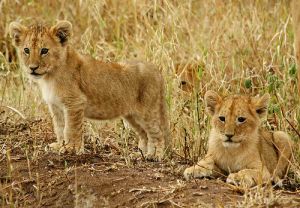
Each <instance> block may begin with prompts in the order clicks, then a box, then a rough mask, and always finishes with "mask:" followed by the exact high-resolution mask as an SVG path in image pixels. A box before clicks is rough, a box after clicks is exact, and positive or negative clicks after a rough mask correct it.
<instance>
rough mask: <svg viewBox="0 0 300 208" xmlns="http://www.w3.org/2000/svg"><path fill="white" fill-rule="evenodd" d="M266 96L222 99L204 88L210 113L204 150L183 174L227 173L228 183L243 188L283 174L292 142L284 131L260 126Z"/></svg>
mask: <svg viewBox="0 0 300 208" xmlns="http://www.w3.org/2000/svg"><path fill="white" fill-rule="evenodd" d="M269 99H270V96H269V94H265V95H263V96H262V97H248V96H239V95H234V96H229V97H225V98H222V97H220V96H219V95H218V94H217V93H216V92H213V91H208V92H207V93H206V94H205V102H206V108H207V111H208V113H209V114H210V115H211V116H212V120H211V125H212V129H211V132H210V136H209V141H208V153H207V155H206V156H205V158H204V159H202V160H200V161H199V162H198V164H197V165H195V166H193V167H190V168H187V169H186V170H185V171H184V177H185V178H186V179H190V178H201V177H207V176H213V177H214V176H220V175H222V174H229V176H228V178H227V182H228V183H233V184H240V185H242V186H244V187H252V186H254V185H256V184H260V183H265V182H268V181H270V180H271V179H274V180H276V181H277V180H278V179H279V178H282V177H284V175H285V173H286V170H287V167H288V164H289V162H288V160H289V159H290V157H291V154H292V148H291V146H292V141H291V139H290V138H289V136H288V135H287V134H286V133H285V132H282V131H276V132H273V133H271V132H268V131H266V130H264V129H261V128H260V120H261V118H262V117H264V116H265V115H266V114H267V106H268V102H269ZM272 177H273V178H272Z"/></svg>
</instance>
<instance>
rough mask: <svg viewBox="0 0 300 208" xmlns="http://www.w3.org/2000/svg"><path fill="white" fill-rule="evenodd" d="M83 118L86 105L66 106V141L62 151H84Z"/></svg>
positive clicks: (78, 152) (79, 152)
mask: <svg viewBox="0 0 300 208" xmlns="http://www.w3.org/2000/svg"><path fill="white" fill-rule="evenodd" d="M83 119H84V106H83V105H79V106H66V108H65V110H64V120H65V128H64V141H65V145H64V146H63V147H62V149H61V151H62V152H65V151H71V152H72V151H74V150H75V151H76V153H77V154H81V153H83V152H84V145H83V139H82V134H83Z"/></svg>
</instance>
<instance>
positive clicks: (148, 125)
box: [139, 111, 165, 161]
mask: <svg viewBox="0 0 300 208" xmlns="http://www.w3.org/2000/svg"><path fill="white" fill-rule="evenodd" d="M139 123H140V124H141V126H142V127H143V129H144V131H145V132H146V133H147V137H148V142H147V154H146V158H147V159H148V160H155V161H160V160H162V159H163V157H164V154H165V135H164V133H163V130H162V127H161V120H160V115H159V114H158V112H155V111H154V112H152V114H151V112H150V113H149V114H148V115H147V116H144V117H143V118H142V117H141V118H139Z"/></svg>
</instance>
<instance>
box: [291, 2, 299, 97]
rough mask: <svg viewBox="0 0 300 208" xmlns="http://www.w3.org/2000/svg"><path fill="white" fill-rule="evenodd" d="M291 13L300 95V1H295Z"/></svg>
mask: <svg viewBox="0 0 300 208" xmlns="http://www.w3.org/2000/svg"><path fill="white" fill-rule="evenodd" d="M291 11H292V16H293V27H294V43H295V55H296V62H297V74H298V94H299V95H300V69H299V67H300V1H299V0H293V1H292V3H291Z"/></svg>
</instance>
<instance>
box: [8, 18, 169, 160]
mask: <svg viewBox="0 0 300 208" xmlns="http://www.w3.org/2000/svg"><path fill="white" fill-rule="evenodd" d="M9 30H10V35H11V37H12V38H13V42H14V45H15V46H16V48H17V49H18V54H19V58H20V60H21V62H22V64H23V65H24V66H25V71H26V72H27V74H28V75H29V77H30V78H32V79H33V80H34V81H36V82H37V84H38V85H39V87H40V89H41V91H42V95H43V98H44V100H45V101H46V102H47V104H48V105H49V109H50V112H51V115H52V117H53V124H54V130H55V133H56V135H57V142H55V143H52V144H50V147H51V149H53V150H55V151H66V150H69V151H72V150H75V151H76V152H77V153H81V152H82V151H83V150H84V148H83V139H82V134H83V120H84V117H87V118H90V119H98V120H102V119H113V118H116V117H120V116H121V117H123V118H125V119H126V120H127V121H128V122H129V123H130V124H131V126H132V127H133V128H134V129H135V130H136V132H137V133H138V134H139V136H140V140H139V145H138V146H139V148H140V149H141V150H142V152H143V154H144V155H145V156H146V157H147V158H148V159H155V160H156V159H158V160H160V159H162V158H163V156H164V153H165V150H166V148H167V147H168V145H169V143H168V134H169V126H168V120H167V109H166V103H165V95H164V93H165V89H164V79H163V77H162V74H161V73H160V71H159V70H158V69H157V67H155V66H154V65H152V64H148V63H142V62H131V63H127V64H123V65H121V64H117V63H104V62H101V61H98V60H95V59H93V58H92V57H89V56H84V55H81V54H79V53H78V52H77V51H76V50H74V49H73V48H72V46H71V44H69V41H70V38H71V34H72V25H71V23H70V22H68V21H59V22H58V23H57V24H56V25H54V26H52V27H48V26H45V25H41V24H35V25H32V26H30V27H26V26H23V25H21V24H19V23H17V22H12V23H11V24H10V26H9Z"/></svg>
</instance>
